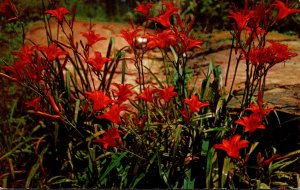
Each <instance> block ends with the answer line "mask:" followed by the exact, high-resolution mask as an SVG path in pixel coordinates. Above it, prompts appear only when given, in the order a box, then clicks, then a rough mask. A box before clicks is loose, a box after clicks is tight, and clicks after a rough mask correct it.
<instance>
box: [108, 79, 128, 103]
mask: <svg viewBox="0 0 300 190" xmlns="http://www.w3.org/2000/svg"><path fill="white" fill-rule="evenodd" d="M112 85H114V86H115V87H117V88H118V90H114V89H113V90H112V92H113V94H114V96H116V98H117V101H116V103H117V104H122V103H123V102H125V101H126V100H128V99H129V97H130V96H131V95H132V94H133V92H132V90H131V88H132V85H131V84H117V83H113V84H112Z"/></svg>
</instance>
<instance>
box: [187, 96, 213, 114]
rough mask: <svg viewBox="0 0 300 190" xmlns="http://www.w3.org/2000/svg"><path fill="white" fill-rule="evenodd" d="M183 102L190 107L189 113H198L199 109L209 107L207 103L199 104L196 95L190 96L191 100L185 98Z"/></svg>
mask: <svg viewBox="0 0 300 190" xmlns="http://www.w3.org/2000/svg"><path fill="white" fill-rule="evenodd" d="M184 102H185V103H186V104H188V105H189V106H190V113H194V112H199V110H200V108H202V107H204V106H209V103H208V102H200V101H199V99H198V96H196V95H192V96H191V99H187V98H185V99H184Z"/></svg>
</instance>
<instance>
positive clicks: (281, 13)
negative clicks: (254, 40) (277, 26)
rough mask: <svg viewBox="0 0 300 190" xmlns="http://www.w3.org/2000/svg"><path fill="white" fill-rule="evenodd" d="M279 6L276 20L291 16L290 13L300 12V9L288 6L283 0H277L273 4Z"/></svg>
mask: <svg viewBox="0 0 300 190" xmlns="http://www.w3.org/2000/svg"><path fill="white" fill-rule="evenodd" d="M273 5H274V6H276V7H277V8H278V14H277V16H276V20H277V21H278V20H281V19H284V18H285V17H287V16H289V15H290V14H294V13H299V12H300V10H299V9H292V8H289V7H287V6H286V5H285V4H284V3H283V2H282V1H280V0H275V3H274V4H273Z"/></svg>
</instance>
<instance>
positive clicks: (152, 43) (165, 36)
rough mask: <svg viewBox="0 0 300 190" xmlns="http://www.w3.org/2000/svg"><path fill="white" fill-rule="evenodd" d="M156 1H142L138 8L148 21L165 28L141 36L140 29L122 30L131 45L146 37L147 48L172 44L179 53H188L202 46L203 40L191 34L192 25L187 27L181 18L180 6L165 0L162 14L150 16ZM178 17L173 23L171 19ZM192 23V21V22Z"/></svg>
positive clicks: (136, 44) (165, 46)
mask: <svg viewBox="0 0 300 190" xmlns="http://www.w3.org/2000/svg"><path fill="white" fill-rule="evenodd" d="M152 6H154V3H152V2H149V3H146V4H145V3H141V4H140V5H139V6H138V7H137V8H136V9H135V11H136V12H139V13H141V14H143V15H144V16H145V18H146V19H147V21H154V22H155V23H157V24H159V25H161V26H162V27H163V30H161V31H157V33H154V34H152V33H146V34H145V35H144V36H140V35H139V32H140V31H141V30H140V29H134V30H122V31H121V34H122V37H123V38H124V39H125V40H126V41H127V42H128V44H129V45H130V46H131V47H133V48H134V47H136V46H138V45H139V42H138V40H137V39H139V38H142V39H145V40H144V41H143V42H142V43H144V44H145V45H146V46H145V47H146V49H147V50H151V49H154V48H160V49H164V50H165V49H167V48H169V47H170V46H172V47H174V48H175V49H176V50H177V52H179V53H182V54H183V53H186V52H187V51H189V50H191V49H193V48H201V47H200V45H201V44H202V43H203V41H202V40H196V39H194V38H193V37H191V36H190V30H191V27H185V26H184V25H183V22H182V20H181V18H180V15H179V13H178V11H179V10H180V8H178V7H175V6H174V4H173V3H170V2H167V1H163V2H162V8H161V11H160V14H159V15H157V16H156V17H150V13H151V8H152ZM172 19H176V22H175V23H176V24H173V25H172V24H171V20H172ZM191 24H192V23H191Z"/></svg>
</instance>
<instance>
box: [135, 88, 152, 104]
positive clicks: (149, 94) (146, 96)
mask: <svg viewBox="0 0 300 190" xmlns="http://www.w3.org/2000/svg"><path fill="white" fill-rule="evenodd" d="M155 92H156V89H151V88H145V89H144V92H143V93H141V94H140V95H138V98H140V99H142V100H145V101H147V102H153V94H154V93H155Z"/></svg>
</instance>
